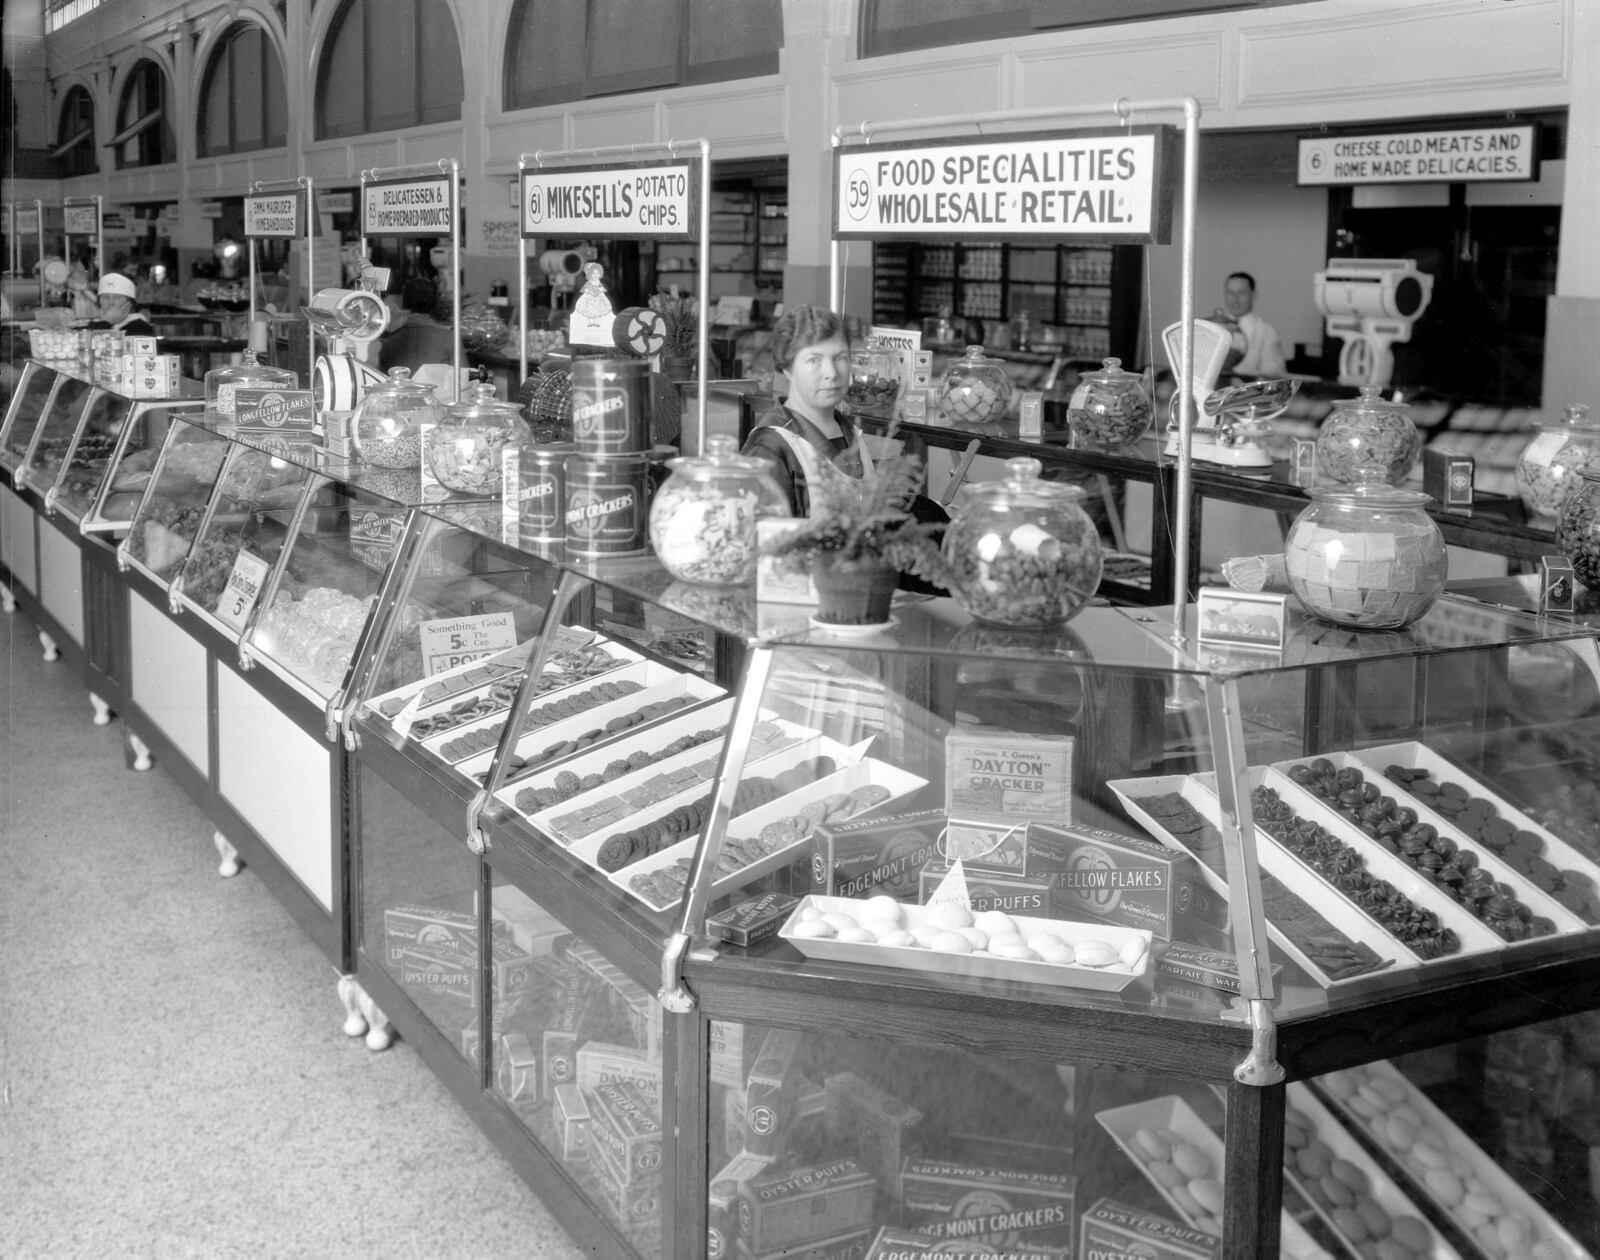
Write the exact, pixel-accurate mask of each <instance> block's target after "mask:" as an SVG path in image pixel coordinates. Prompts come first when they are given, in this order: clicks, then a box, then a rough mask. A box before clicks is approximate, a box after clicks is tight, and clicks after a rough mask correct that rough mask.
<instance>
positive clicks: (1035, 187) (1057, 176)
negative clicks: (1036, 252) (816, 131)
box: [833, 127, 1175, 244]
mask: <svg viewBox="0 0 1600 1260" xmlns="http://www.w3.org/2000/svg"><path fill="white" fill-rule="evenodd" d="M1173 138H1174V133H1173V131H1172V129H1171V128H1170V127H1134V128H1130V129H1119V130H1116V131H1111V132H1094V133H1088V132H1058V133H1052V134H1029V135H1017V136H1007V137H1004V138H1003V139H977V140H947V141H941V142H939V143H937V144H927V143H924V142H916V143H909V144H864V145H855V146H841V147H840V148H838V149H836V150H835V151H834V206H833V234H834V236H836V237H839V238H841V239H844V240H903V239H905V238H907V237H917V236H931V237H938V238H941V239H950V238H952V237H954V238H957V239H977V240H985V241H1003V240H1012V241H1018V240H1023V241H1025V240H1033V239H1037V238H1040V237H1046V238H1062V237H1067V238H1071V239H1073V240H1079V241H1092V242H1102V243H1104V242H1116V243H1128V244H1134V243H1139V244H1144V243H1150V244H1166V243H1167V242H1168V241H1169V240H1170V239H1171V236H1172V190H1173V170H1174V166H1175V163H1174V161H1173Z"/></svg>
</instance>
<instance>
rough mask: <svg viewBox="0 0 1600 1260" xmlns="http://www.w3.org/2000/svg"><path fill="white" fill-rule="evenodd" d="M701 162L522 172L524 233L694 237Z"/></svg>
mask: <svg viewBox="0 0 1600 1260" xmlns="http://www.w3.org/2000/svg"><path fill="white" fill-rule="evenodd" d="M700 161H701V159H699V158H685V159H683V160H681V161H678V160H675V161H669V162H631V163H628V164H627V165H618V164H615V163H613V164H609V165H604V166H562V167H553V168H550V169H535V170H525V171H523V172H522V191H521V195H522V235H523V236H524V237H533V236H604V237H612V238H618V237H621V238H632V237H648V238H650V239H652V240H661V241H687V240H693V239H695V237H696V236H697V235H698V233H699V231H700Z"/></svg>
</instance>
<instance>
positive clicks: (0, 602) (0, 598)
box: [0, 582, 17, 613]
mask: <svg viewBox="0 0 1600 1260" xmlns="http://www.w3.org/2000/svg"><path fill="white" fill-rule="evenodd" d="M16 611H17V597H16V596H15V595H13V594H12V593H11V588H10V587H9V586H7V585H6V584H5V583H4V582H0V612H3V613H14V612H16Z"/></svg>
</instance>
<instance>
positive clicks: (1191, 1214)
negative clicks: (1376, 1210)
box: [1094, 1094, 1332, 1260]
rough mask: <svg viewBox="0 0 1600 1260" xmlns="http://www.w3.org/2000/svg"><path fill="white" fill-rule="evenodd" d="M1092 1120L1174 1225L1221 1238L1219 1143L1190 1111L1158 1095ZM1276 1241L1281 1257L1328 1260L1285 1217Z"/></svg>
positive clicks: (1101, 1113)
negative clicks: (1176, 1220) (1168, 1209)
mask: <svg viewBox="0 0 1600 1260" xmlns="http://www.w3.org/2000/svg"><path fill="white" fill-rule="evenodd" d="M1094 1118H1095V1119H1096V1120H1098V1121H1099V1122H1100V1127H1101V1128H1103V1129H1104V1130H1105V1131H1106V1132H1107V1133H1109V1134H1110V1135H1111V1137H1112V1140H1113V1141H1115V1142H1116V1144H1117V1145H1118V1146H1119V1147H1120V1148H1121V1150H1122V1153H1123V1154H1124V1155H1126V1156H1127V1157H1128V1158H1129V1159H1130V1160H1132V1161H1133V1164H1134V1166H1135V1167H1136V1168H1138V1169H1139V1171H1140V1172H1142V1173H1143V1174H1144V1176H1145V1179H1146V1180H1147V1181H1149V1183H1150V1184H1151V1185H1152V1186H1154V1187H1155V1188H1156V1190H1157V1191H1158V1192H1159V1193H1160V1195H1161V1197H1162V1198H1163V1199H1165V1200H1166V1201H1167V1204H1168V1206H1170V1207H1171V1208H1172V1210H1173V1211H1174V1212H1175V1213H1176V1214H1177V1216H1178V1218H1179V1219H1180V1220H1182V1221H1183V1222H1184V1223H1185V1224H1187V1225H1190V1226H1192V1227H1193V1228H1195V1229H1198V1230H1201V1231H1203V1232H1204V1233H1207V1234H1211V1235H1213V1236H1215V1237H1219V1238H1220V1237H1221V1236H1222V1209H1223V1203H1224V1197H1223V1195H1224V1191H1223V1181H1222V1173H1223V1149H1222V1139H1221V1138H1220V1137H1218V1136H1217V1135H1216V1134H1215V1133H1213V1132H1212V1131H1211V1129H1210V1127H1209V1126H1208V1125H1207V1124H1206V1122H1205V1121H1204V1120H1202V1119H1201V1118H1200V1116H1199V1114H1198V1113H1197V1112H1196V1111H1195V1109H1194V1108H1193V1107H1191V1106H1190V1105H1189V1104H1188V1103H1186V1102H1185V1101H1184V1100H1183V1099H1182V1098H1179V1097H1178V1096H1177V1095H1176V1094H1163V1095H1161V1096H1160V1097H1158V1098H1147V1099H1145V1100H1143V1101H1142V1102H1136V1103H1130V1104H1128V1105H1127V1106H1125V1107H1109V1108H1107V1109H1106V1110H1104V1111H1097V1112H1096V1113H1095V1117H1094ZM1279 1239H1280V1248H1281V1254H1282V1255H1284V1256H1289V1257H1293V1260H1332V1257H1331V1256H1329V1254H1328V1252H1327V1251H1325V1250H1324V1249H1323V1248H1321V1247H1319V1246H1318V1245H1317V1243H1316V1241H1315V1240H1314V1239H1313V1238H1312V1237H1311V1235H1310V1234H1308V1233H1307V1232H1306V1231H1305V1228H1304V1227H1303V1226H1302V1225H1301V1224H1300V1223H1299V1222H1298V1221H1297V1220H1295V1219H1294V1217H1293V1216H1291V1215H1289V1213H1288V1212H1287V1211H1285V1212H1283V1213H1282V1215H1281V1216H1280V1217H1279Z"/></svg>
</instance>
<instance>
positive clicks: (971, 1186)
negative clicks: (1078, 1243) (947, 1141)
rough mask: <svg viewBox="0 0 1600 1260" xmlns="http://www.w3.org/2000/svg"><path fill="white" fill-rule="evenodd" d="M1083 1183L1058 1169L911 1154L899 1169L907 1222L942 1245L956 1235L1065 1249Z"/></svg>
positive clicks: (994, 1243)
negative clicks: (988, 1164)
mask: <svg viewBox="0 0 1600 1260" xmlns="http://www.w3.org/2000/svg"><path fill="white" fill-rule="evenodd" d="M1077 1185H1078V1179H1077V1178H1076V1177H1072V1176H1064V1175H1058V1174H1055V1173H1041V1172H1027V1171H1023V1170H1020V1169H1004V1168H980V1167H977V1166H975V1165H972V1164H961V1163H955V1162H953V1161H950V1160H942V1159H908V1160H907V1161H906V1163H905V1168H904V1169H903V1170H902V1171H901V1174H900V1200H901V1207H902V1224H904V1225H905V1226H906V1227H907V1228H909V1229H913V1230H915V1231H916V1232H917V1233H919V1234H922V1235H923V1236H924V1237H925V1238H926V1239H928V1240H929V1241H930V1242H931V1243H932V1244H934V1246H933V1250H934V1251H935V1252H936V1253H942V1252H944V1251H947V1250H949V1247H950V1244H952V1243H973V1244H978V1243H981V1244H983V1245H984V1246H986V1247H993V1248H999V1249H1000V1250H1001V1251H1006V1250H1008V1249H1015V1248H1017V1247H1019V1246H1029V1247H1035V1248H1046V1249H1048V1248H1059V1249H1060V1254H1062V1255H1064V1256H1067V1255H1071V1254H1072V1244H1073V1240H1074V1237H1075V1235H1076V1234H1077V1227H1078V1214H1077V1210H1076V1200H1077ZM978 1254H982V1252H981V1251H979V1253H978ZM1046 1254H1048V1252H1047V1253H1046Z"/></svg>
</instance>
